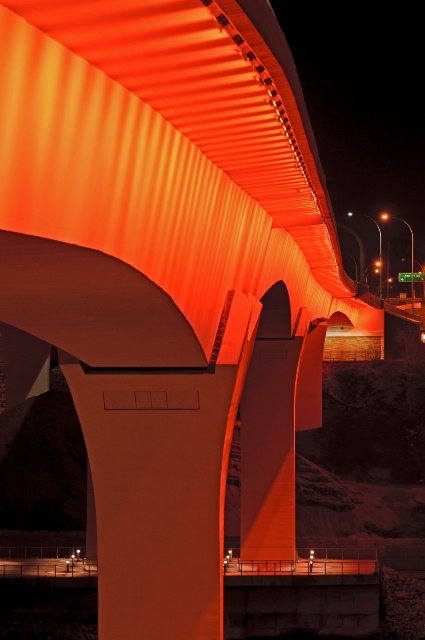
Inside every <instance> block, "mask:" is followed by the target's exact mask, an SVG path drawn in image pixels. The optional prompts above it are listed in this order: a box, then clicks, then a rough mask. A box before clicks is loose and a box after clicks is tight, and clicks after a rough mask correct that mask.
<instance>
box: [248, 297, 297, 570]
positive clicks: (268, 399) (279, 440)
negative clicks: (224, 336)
mask: <svg viewBox="0 0 425 640" xmlns="http://www.w3.org/2000/svg"><path fill="white" fill-rule="evenodd" d="M307 326H308V313H307V311H306V310H305V309H302V310H301V312H300V317H299V321H298V324H297V328H296V331H295V334H294V335H293V336H292V337H291V338H288V339H285V338H272V337H269V338H262V337H261V335H262V334H261V323H260V329H259V335H260V337H259V338H257V340H256V341H255V347H254V351H253V355H252V359H251V364H250V367H249V370H248V373H247V378H246V382H245V387H244V392H243V396H242V402H241V453H242V458H241V557H242V558H243V559H247V560H262V559H265V560H293V559H294V558H295V415H294V407H295V392H296V383H297V373H298V366H299V359H300V354H301V351H302V347H303V342H304V337H305V333H306V330H307Z"/></svg>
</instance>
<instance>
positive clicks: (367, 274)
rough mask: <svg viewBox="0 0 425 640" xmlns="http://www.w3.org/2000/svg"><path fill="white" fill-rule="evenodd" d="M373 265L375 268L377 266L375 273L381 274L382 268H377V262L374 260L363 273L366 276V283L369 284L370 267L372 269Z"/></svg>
mask: <svg viewBox="0 0 425 640" xmlns="http://www.w3.org/2000/svg"><path fill="white" fill-rule="evenodd" d="M372 267H374V268H375V269H374V273H379V274H381V269H377V263H376V262H374V263H373V264H370V265H369V266H368V267H367V268H366V269H365V271H364V274H363V277H364V278H365V282H366V284H368V281H367V279H368V277H369V276H370V273H369V269H371V268H372Z"/></svg>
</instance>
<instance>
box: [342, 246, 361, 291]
mask: <svg viewBox="0 0 425 640" xmlns="http://www.w3.org/2000/svg"><path fill="white" fill-rule="evenodd" d="M341 253H343V254H344V256H349V257H350V258H351V260H352V261H353V262H354V264H355V265H356V283H357V282H359V268H358V266H357V260H356V259H355V258H353V256H352V255H351V253H347V252H346V251H341Z"/></svg>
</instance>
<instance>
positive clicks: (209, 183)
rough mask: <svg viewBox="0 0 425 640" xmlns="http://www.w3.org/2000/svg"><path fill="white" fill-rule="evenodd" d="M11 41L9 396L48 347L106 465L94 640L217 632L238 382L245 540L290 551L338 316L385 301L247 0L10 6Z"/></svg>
mask: <svg viewBox="0 0 425 640" xmlns="http://www.w3.org/2000/svg"><path fill="white" fill-rule="evenodd" d="M205 5H208V6H205ZM210 5H211V6H210ZM260 8H261V9H265V11H266V12H267V11H269V8H268V5H267V4H266V3H264V6H261V7H260ZM221 11H226V12H227V13H226V15H224V14H222V13H220V12H221ZM222 15H224V18H222V17H221V16H222ZM268 15H269V18H270V15H271V14H268ZM226 16H228V17H226ZM270 19H271V18H270ZM225 20H227V23H226V24H225ZM219 25H221V27H222V32H220V29H219ZM223 25H224V27H223ZM273 28H276V27H275V26H274V27H273ZM279 37H280V36H279ZM241 40H242V42H241ZM0 41H1V42H2V54H1V55H2V64H1V65H0V96H1V99H0V129H1V131H2V132H3V140H2V145H1V146H0V164H1V166H2V174H1V176H0V202H1V208H0V216H1V218H0V224H1V229H2V231H1V233H0V243H1V247H0V322H1V323H3V325H2V333H3V337H4V339H5V342H7V347H6V359H7V361H6V375H7V394H8V402H9V406H12V404H13V403H18V402H19V401H21V400H23V399H25V398H26V397H28V396H31V395H34V394H37V393H40V392H42V391H44V390H46V388H47V387H46V385H47V382H46V370H47V368H48V359H49V350H50V345H54V346H56V347H57V348H58V349H59V352H60V360H61V366H62V369H63V371H64V373H65V376H66V378H67V380H68V383H69V386H70V389H71V392H72V395H73V398H74V402H75V406H76V409H77V412H78V415H79V417H80V421H81V425H82V429H83V433H84V437H85V441H86V445H87V451H88V456H89V463H90V470H91V476H92V478H93V488H94V494H93V495H94V502H95V505H96V506H95V510H96V522H97V547H98V560H99V625H100V627H99V628H100V639H101V640H117V638H121V637H122V638H125V639H126V640H136V639H137V640H140V638H146V640H164V638H168V637H172V638H173V640H204V639H205V640H206V639H211V640H212V639H214V640H218V639H220V638H222V633H223V631H222V617H223V616H222V592H223V577H222V547H223V517H224V494H225V479H226V471H227V463H228V456H229V449H230V443H231V438H232V430H233V425H234V421H235V416H236V412H237V410H238V407H239V405H240V403H241V398H242V403H241V409H242V414H243V420H244V421H245V424H246V435H245V436H244V438H245V442H246V445H245V450H246V462H245V469H244V471H243V473H244V474H245V475H244V483H245V486H246V490H245V494H244V498H243V500H244V502H243V506H242V509H243V513H242V521H243V540H244V547H243V548H244V554H245V557H249V556H250V555H251V554H256V555H257V556H258V558H264V557H267V555H268V554H270V553H273V554H280V555H282V554H284V555H285V556H288V557H287V558H285V559H289V560H290V559H293V558H294V557H295V548H294V545H295V537H294V534H295V532H294V509H295V504H294V453H295V449H294V433H295V428H296V427H298V428H306V427H310V428H311V427H313V426H314V427H317V426H320V421H321V402H320V388H321V367H320V362H321V353H322V351H323V340H324V334H325V330H324V327H326V319H327V318H329V317H330V316H331V315H332V314H333V313H335V312H338V311H339V312H342V313H344V314H345V315H346V316H347V317H348V318H349V319H350V322H351V323H352V324H353V326H355V327H357V326H359V322H360V324H361V323H363V324H364V326H367V325H368V323H369V324H370V323H371V322H372V321H375V320H376V319H377V320H376V322H375V325H376V324H378V325H379V323H380V322H381V320H380V314H381V312H380V311H375V310H373V309H368V308H367V307H366V305H365V304H364V303H362V302H361V301H356V300H354V298H353V296H354V292H353V290H352V287H350V285H349V283H347V282H346V281H345V279H344V276H343V274H342V271H341V269H340V256H339V251H338V244H337V240H336V234H335V230H334V227H333V223H332V216H331V213H330V210H329V206H328V201H327V196H326V190H325V188H324V186H323V184H324V183H323V181H322V178H321V170H320V166H319V164H318V162H317V161H316V158H315V155H314V144H313V142H314V141H313V142H312V140H311V137H310V134H309V131H308V127H307V126H306V125H305V116H304V115H303V113H302V111H303V109H302V108H301V107H299V105H298V98H297V96H296V91H295V90H293V87H292V86H291V83H290V82H289V81H288V79H287V76H286V75H285V73H284V70H283V67H282V66H281V65H280V63H278V62H277V58H276V57H275V53H276V52H275V53H272V52H271V50H270V49H269V48H268V46H267V45H266V44H265V42H264V41H263V39H262V37H261V36H260V35H259V32H258V31H257V30H256V29H255V28H254V26H253V24H252V22H251V20H250V19H249V18H248V16H247V15H246V14H245V13H244V12H243V11H242V10H241V8H240V6H239V4H238V3H236V2H235V1H234V0H219V1H217V2H212V3H207V2H201V1H200V0H170V2H168V3H166V5H164V4H163V3H158V2H156V0H137V1H136V0H124V2H122V1H121V2H119V3H118V2H115V1H113V2H108V3H99V2H94V1H93V2H92V1H89V2H85V3H81V2H73V1H71V0H70V1H67V2H63V3H57V4H51V3H45V2H42V1H41V0H40V1H35V2H26V1H23V2H15V1H12V0H10V1H8V2H2V4H1V5H0ZM254 50H255V54H254V53H253V55H254V62H253V60H252V59H251V56H250V53H249V52H254ZM282 51H284V52H285V51H286V50H285V48H284V47H283V49H282ZM276 55H277V56H278V53H276ZM285 55H286V54H285ZM257 56H258V58H257ZM286 57H288V56H286ZM255 60H256V62H255ZM259 62H261V63H262V64H259ZM261 68H262V69H263V70H261ZM259 69H260V70H259ZM268 78H269V79H270V82H269V80H268ZM273 92H276V93H273ZM272 98H273V99H272ZM282 100H283V106H284V114H280V111H282V109H283V106H282V105H278V103H279V102H282ZM311 149H313V151H312V150H311ZM260 300H261V301H262V302H260ZM262 305H263V312H262V313H263V315H262V320H261V322H260V321H259V318H260V312H261V308H262ZM359 319H360V320H359ZM259 322H260V326H259ZM375 325H374V326H375ZM258 327H259V328H258ZM257 329H258V332H257ZM251 356H252V358H251ZM22 372H23V373H22ZM245 378H246V384H245V386H244V383H245ZM312 378H313V382H312V383H311V379H312ZM309 383H311V384H309ZM302 425H304V426H303V427H302ZM92 515H93V514H92ZM92 523H93V518H92ZM117 549H120V553H119V554H118V553H117V551H116V550H117ZM195 550H196V551H195ZM93 552H94V550H93ZM195 552H196V555H197V557H198V558H200V561H201V564H200V566H199V570H197V571H193V570H192V569H191V568H190V567H191V566H193V556H194V553H195ZM164 611H167V615H166V616H164V613H163V612H164Z"/></svg>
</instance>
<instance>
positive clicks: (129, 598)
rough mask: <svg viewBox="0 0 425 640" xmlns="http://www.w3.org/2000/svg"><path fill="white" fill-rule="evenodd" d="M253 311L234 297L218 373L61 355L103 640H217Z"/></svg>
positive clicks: (239, 295)
mask: <svg viewBox="0 0 425 640" xmlns="http://www.w3.org/2000/svg"><path fill="white" fill-rule="evenodd" d="M254 306H255V305H254ZM260 306H261V305H260V304H259V303H257V308H256V313H257V317H258V314H259V307H260ZM254 316H255V314H253V303H252V301H251V302H250V301H249V300H248V299H247V298H246V297H245V296H244V295H243V294H242V293H241V292H235V296H234V299H233V303H232V306H231V309H230V314H229V318H228V321H227V326H226V329H225V333H224V337H223V341H222V344H221V348H220V351H219V354H218V358H217V364H216V366H215V371H214V372H208V370H201V371H196V370H188V371H184V370H174V371H166V370H162V371H161V370H158V372H157V373H154V372H152V370H147V371H142V370H139V371H133V372H132V373H126V372H119V371H117V370H111V371H108V370H101V371H99V370H98V371H88V370H87V369H83V368H82V366H81V365H80V363H79V362H78V361H76V360H75V359H73V358H72V357H71V356H69V355H68V354H65V353H64V352H62V353H60V360H61V367H62V370H63V372H64V374H65V376H66V379H67V381H68V384H69V387H70V389H71V392H72V395H73V398H74V402H75V406H76V409H77V412H78V415H79V417H80V421H81V425H82V428H83V432H84V436H85V440H86V444H87V450H88V456H89V460H90V468H91V473H92V477H93V486H94V495H95V500H96V515H97V540H98V567H99V640H117V638H125V640H164V639H166V638H170V639H171V638H172V639H173V640H207V639H208V640H209V639H211V640H220V638H222V637H223V635H222V620H223V610H222V591H223V577H222V571H223V555H222V551H223V520H224V508H223V502H224V490H225V479H226V470H227V462H228V455H229V449H230V443H231V437H232V430H233V425H234V420H235V415H236V410H237V407H238V403H239V399H240V393H241V388H242V384H243V378H244V372H245V371H246V368H247V364H248V361H249V356H250V349H251V348H252V344H253V342H254V340H253V338H252V340H250V339H249V337H250V335H252V336H253V335H254V334H253V328H252V327H253V323H254V324H255V317H254Z"/></svg>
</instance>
